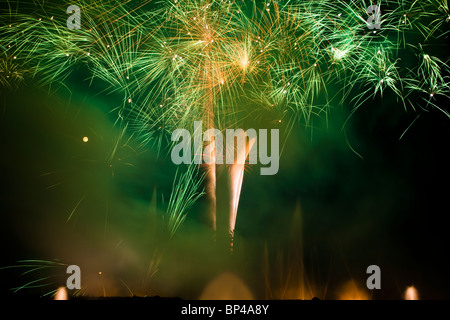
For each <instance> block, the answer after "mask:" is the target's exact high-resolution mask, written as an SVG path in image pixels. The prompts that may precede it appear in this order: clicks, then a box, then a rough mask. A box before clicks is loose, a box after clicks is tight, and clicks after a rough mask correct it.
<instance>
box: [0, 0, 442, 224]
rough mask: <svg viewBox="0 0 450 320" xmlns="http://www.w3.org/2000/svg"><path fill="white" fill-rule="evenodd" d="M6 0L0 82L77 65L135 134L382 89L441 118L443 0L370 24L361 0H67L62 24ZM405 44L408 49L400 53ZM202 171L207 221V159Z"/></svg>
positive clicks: (211, 171)
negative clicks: (75, 13) (69, 9)
mask: <svg viewBox="0 0 450 320" xmlns="http://www.w3.org/2000/svg"><path fill="white" fill-rule="evenodd" d="M10 3H11V4H14V5H12V6H11V8H15V9H13V10H11V11H3V12H2V13H1V15H0V21H1V26H0V32H1V33H2V35H3V36H2V40H1V41H0V49H1V50H2V51H3V53H4V54H3V55H2V56H1V64H0V84H2V85H3V86H6V87H8V86H10V87H14V86H15V85H16V84H15V83H17V82H18V81H20V80H21V79H22V78H24V77H25V76H34V77H35V78H36V79H38V80H40V81H42V82H43V83H46V84H50V85H52V84H55V83H62V84H64V82H65V80H66V79H67V77H68V75H69V74H70V72H71V71H72V70H74V69H75V68H77V67H79V66H84V67H86V68H87V69H88V70H89V71H90V73H91V81H92V80H94V79H100V80H102V81H104V82H105V83H107V84H108V88H107V89H106V91H107V92H117V93H120V94H121V95H122V97H123V100H122V103H121V104H120V107H119V116H120V117H121V119H124V120H125V121H127V122H129V123H130V125H129V129H130V130H133V131H135V132H137V134H138V135H139V136H140V137H142V141H143V144H144V143H147V142H149V141H152V140H155V139H156V140H157V139H160V138H161V137H162V136H163V135H164V134H166V133H171V132H173V130H175V129H177V128H187V129H190V130H191V131H192V130H193V123H194V121H198V120H203V122H204V123H206V124H207V126H208V128H219V129H223V128H226V127H230V126H231V127H234V126H240V125H241V124H242V122H243V121H244V120H245V118H247V117H251V116H252V115H254V114H257V113H258V112H260V111H262V112H269V113H270V114H271V115H273V117H274V121H278V120H279V119H280V117H281V118H287V120H288V121H286V123H288V124H290V126H291V125H293V124H294V123H295V122H296V121H302V122H304V123H308V122H309V121H310V120H311V119H312V117H313V116H314V115H317V114H322V113H325V114H326V112H327V110H328V108H329V107H331V106H333V105H335V104H336V101H339V103H341V104H347V103H350V107H351V108H352V110H351V112H352V113H353V112H355V111H356V110H357V109H358V108H359V107H360V106H361V105H363V103H364V102H366V101H368V100H370V99H373V98H375V97H376V96H378V95H379V96H381V97H383V96H385V95H386V94H391V95H394V96H396V97H397V98H398V100H399V101H401V103H402V105H403V106H404V108H405V109H406V108H412V109H413V110H415V111H417V112H419V111H421V110H422V109H423V110H425V111H428V110H430V109H432V108H434V109H436V110H439V111H441V112H442V113H443V114H444V115H445V116H447V117H449V116H450V114H449V111H448V110H446V109H444V108H443V107H439V106H438V105H437V104H436V102H435V100H436V99H437V98H438V97H439V98H446V99H448V97H449V93H450V85H449V81H448V80H449V79H448V74H449V71H450V70H449V67H448V64H447V61H445V59H447V57H442V56H439V54H436V53H434V52H436V48H438V47H437V46H438V45H439V41H441V39H443V38H444V37H445V36H447V34H448V31H449V30H448V23H449V22H450V19H449V17H450V15H449V8H448V3H447V1H446V0H426V1H411V0H388V1H380V2H379V3H378V5H379V6H381V10H382V17H381V18H382V23H381V29H379V30H371V29H369V28H368V27H367V26H368V25H367V19H368V14H367V11H366V10H367V8H368V6H369V5H370V4H371V2H369V1H363V0H361V1H360V0H351V1H334V2H332V3H330V2H329V1H325V0H320V1H312V0H311V1H278V2H275V1H267V2H264V3H259V2H257V1H246V2H240V1H226V2H224V1H219V0H212V1H205V0H185V1H181V0H180V1H157V2H151V3H150V1H147V2H144V3H143V4H142V5H139V6H138V7H133V6H132V4H131V2H124V3H123V2H118V1H100V0H99V1H96V2H94V3H92V2H87V1H79V6H80V7H81V8H82V16H83V22H82V28H81V29H80V30H69V29H68V28H67V27H66V24H65V21H66V19H67V16H61V13H58V11H57V10H56V9H55V8H47V6H46V5H44V4H42V5H41V7H39V10H37V9H36V10H34V11H27V10H25V9H24V10H23V11H21V10H20V8H21V6H23V5H24V4H27V2H22V1H20V2H13V1H10ZM30 4H31V2H30ZM147 6H148V7H147ZM25 7H26V6H25ZM29 7H31V6H29ZM150 7H151V10H149V9H148V8H150ZM16 8H17V9H16ZM414 31H415V32H416V33H418V34H419V35H420V36H419V37H417V36H416V35H415V36H414V37H413V36H412V35H411V34H412V32H414ZM435 44H436V45H435ZM405 54H409V55H410V56H412V57H416V58H417V59H416V60H415V61H412V62H411V61H409V62H408V63H404V62H403V61H402V58H403V56H405ZM403 60H405V59H403ZM405 64H407V66H405ZM247 105H252V106H254V107H253V108H252V110H246V108H244V107H243V106H247ZM416 119H417V118H416ZM158 145H159V146H160V145H161V140H159V142H158ZM212 156H214V154H212ZM236 168H237V167H235V170H237V169H236ZM206 171H207V172H208V176H207V178H206V182H207V183H208V188H207V189H208V194H209V197H210V199H211V204H212V205H211V220H212V225H213V228H215V226H214V225H215V222H214V221H215V220H214V219H215V213H214V211H215V189H216V187H215V183H216V179H215V175H216V174H215V164H214V163H213V164H211V165H209V166H208V167H207V169H206ZM238 171H239V170H238ZM235 176H236V181H233V184H235V185H236V186H238V185H241V183H242V177H241V175H240V174H236V175H235ZM233 179H234V178H233ZM239 181H240V182H239ZM238 189H240V187H239V188H238V187H236V190H238ZM233 199H234V200H232V202H233V203H235V204H236V205H235V206H234V207H233V208H234V209H233V211H232V212H231V216H232V217H235V211H234V210H236V208H237V202H235V200H236V199H239V196H238V195H237V196H236V195H234V196H233ZM233 219H234V218H233ZM233 230H234V228H233Z"/></svg>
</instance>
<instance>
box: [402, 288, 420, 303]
mask: <svg viewBox="0 0 450 320" xmlns="http://www.w3.org/2000/svg"><path fill="white" fill-rule="evenodd" d="M404 298H405V300H419V292H418V291H417V289H416V288H415V287H414V286H410V287H407V288H406V291H405V296H404Z"/></svg>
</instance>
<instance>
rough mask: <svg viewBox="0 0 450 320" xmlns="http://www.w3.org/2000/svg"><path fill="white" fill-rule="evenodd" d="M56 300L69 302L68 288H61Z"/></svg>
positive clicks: (57, 292)
mask: <svg viewBox="0 0 450 320" xmlns="http://www.w3.org/2000/svg"><path fill="white" fill-rule="evenodd" d="M54 300H69V297H68V296H67V290H66V288H64V287H59V288H58V291H56V294H55V298H54Z"/></svg>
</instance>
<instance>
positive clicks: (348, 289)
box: [338, 280, 370, 300]
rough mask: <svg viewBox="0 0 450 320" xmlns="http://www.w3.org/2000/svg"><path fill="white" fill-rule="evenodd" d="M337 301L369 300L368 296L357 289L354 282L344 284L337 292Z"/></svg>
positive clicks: (360, 289)
mask: <svg viewBox="0 0 450 320" xmlns="http://www.w3.org/2000/svg"><path fill="white" fill-rule="evenodd" d="M338 299H339V300H370V299H369V294H368V293H367V292H366V291H364V289H362V288H361V287H359V286H358V285H357V284H356V282H355V281H354V280H350V281H348V282H346V283H345V284H344V285H343V286H342V288H341V290H340V291H339V292H338Z"/></svg>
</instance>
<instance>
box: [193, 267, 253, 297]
mask: <svg viewBox="0 0 450 320" xmlns="http://www.w3.org/2000/svg"><path fill="white" fill-rule="evenodd" d="M253 299H254V298H253V295H252V293H251V292H250V290H249V289H248V287H247V286H246V285H245V284H244V283H243V282H242V280H241V279H239V278H238V277H237V276H235V275H234V274H232V273H223V274H221V275H219V276H218V277H217V278H215V279H214V280H212V281H211V282H210V283H209V284H208V285H207V286H206V288H205V289H204V290H203V292H202V294H201V296H200V298H199V300H253Z"/></svg>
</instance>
